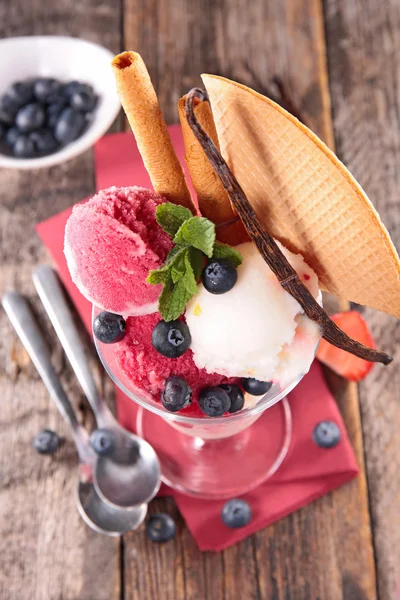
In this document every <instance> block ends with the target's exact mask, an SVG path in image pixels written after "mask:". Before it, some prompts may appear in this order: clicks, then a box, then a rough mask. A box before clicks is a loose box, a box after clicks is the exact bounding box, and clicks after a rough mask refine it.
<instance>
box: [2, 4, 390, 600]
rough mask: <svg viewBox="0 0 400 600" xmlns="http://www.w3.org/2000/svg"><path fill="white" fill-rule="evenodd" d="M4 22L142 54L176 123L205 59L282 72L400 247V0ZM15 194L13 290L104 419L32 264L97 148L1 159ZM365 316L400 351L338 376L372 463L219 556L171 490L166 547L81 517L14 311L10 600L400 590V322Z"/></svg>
mask: <svg viewBox="0 0 400 600" xmlns="http://www.w3.org/2000/svg"><path fill="white" fill-rule="evenodd" d="M0 33H1V37H7V36H15V35H32V34H63V35H72V36H79V37H82V38H86V39H89V40H92V41H95V42H98V43H100V44H103V45H105V46H107V47H108V48H110V49H111V50H112V51H114V52H115V53H116V52H118V51H120V50H121V49H124V48H126V49H134V50H137V51H139V52H140V53H141V54H142V55H143V57H144V59H145V61H146V63H147V66H148V68H149V70H150V73H151V76H152V79H153V82H154V85H155V87H156V89H157V92H158V94H159V98H160V102H161V105H162V109H163V111H164V114H165V117H166V120H167V121H168V122H169V123H172V122H176V121H177V113H176V108H175V106H176V101H177V100H178V98H179V96H180V95H181V94H182V93H184V92H185V91H187V90H188V89H189V88H191V87H193V86H194V85H198V84H200V79H199V74H200V73H201V72H203V71H205V72H211V73H218V74H221V75H225V76H228V77H231V78H233V79H235V80H238V81H241V82H243V83H245V84H248V85H250V86H252V87H254V88H256V89H258V90H260V91H262V89H263V86H265V85H266V84H268V83H269V82H271V80H272V79H273V77H274V76H275V75H278V76H279V77H280V78H281V79H282V80H283V82H284V84H285V85H286V87H287V89H288V90H289V92H290V94H291V96H292V98H293V100H294V101H295V104H296V105H297V106H298V107H299V108H300V110H301V111H302V113H303V115H304V117H305V119H306V121H307V123H308V125H309V126H310V127H311V128H312V129H313V130H314V131H315V132H316V133H317V134H318V135H319V136H320V137H321V138H322V139H324V140H325V141H326V143H327V144H328V145H330V146H331V147H332V148H333V147H336V152H337V154H338V156H339V158H340V159H341V160H342V161H343V162H344V163H345V164H346V165H347V166H348V167H349V169H350V170H351V171H352V172H353V174H354V175H355V177H356V178H357V179H358V180H359V181H360V182H361V184H362V185H363V187H364V189H365V190H366V192H367V193H368V195H369V196H370V198H371V199H372V200H373V202H374V204H375V206H376V207H377V208H378V210H379V211H380V213H381V215H382V217H383V220H384V221H385V223H386V225H387V227H388V229H389V231H390V234H391V236H392V238H393V240H394V243H395V244H396V245H397V247H398V248H400V210H399V209H400V169H399V164H400V133H399V131H400V95H399V89H400V70H399V64H400V4H399V2H398V0H381V1H380V2H377V1H376V0H325V1H324V2H323V1H322V0H251V1H250V2H248V1H247V2H246V1H244V0H230V1H229V2H224V1H222V0H203V1H201V0H171V1H170V2H168V0H122V1H121V2H116V1H113V0H103V1H100V0H80V1H79V2H76V3H72V2H70V1H69V0H57V2H43V1H40V0H13V1H12V2H2V3H0ZM0 60H1V56H0ZM15 76H16V78H18V73H15ZM121 126H123V122H122V119H120V120H119V122H118V123H117V125H116V127H121ZM0 190H1V191H0V194H1V209H0V210H1V212H0V227H1V229H0V232H1V233H0V239H1V256H0V260H1V263H0V264H1V275H0V285H1V291H2V292H3V291H4V290H6V289H11V288H16V289H17V290H19V291H20V292H23V293H24V294H26V295H27V296H28V297H29V298H30V299H31V301H32V304H33V306H34V308H35V309H36V311H37V313H38V315H39V318H40V320H41V323H42V326H43V329H44V331H45V332H46V335H47V336H48V338H49V342H50V343H51V346H52V348H53V359H54V364H55V365H56V368H57V371H58V372H59V373H60V375H61V377H62V379H63V381H64V383H65V384H66V386H67V389H68V391H69V392H70V394H71V395H72V397H73V398H74V401H75V403H76V406H77V407H78V409H79V411H80V414H81V416H82V421H83V422H84V423H85V424H88V425H89V424H90V421H91V417H90V415H89V414H88V411H87V408H86V404H85V403H84V401H83V397H82V394H81V392H80V390H79V388H78V386H77V385H76V383H75V381H74V379H73V377H72V375H71V371H70V369H69V367H68V365H67V364H66V361H65V359H64V357H63V355H62V352H61V350H60V347H59V344H57V343H56V341H55V337H54V335H53V333H52V331H51V326H50V325H49V323H48V321H47V320H46V318H45V317H44V314H43V310H41V308H40V303H39V301H38V299H37V297H36V296H35V293H34V288H33V285H32V282H31V272H32V269H33V268H34V266H35V265H37V264H38V263H43V262H48V257H47V255H46V252H45V250H44V248H43V247H42V246H41V244H40V242H39V240H38V238H37V236H36V234H35V232H34V225H35V223H36V222H38V221H40V220H42V219H44V218H46V217H48V216H50V215H52V214H55V213H56V212H58V211H60V210H62V209H64V208H66V207H67V206H69V205H71V204H72V203H74V202H76V201H78V200H80V199H82V198H83V197H85V196H88V195H90V194H91V193H92V192H93V191H94V171H93V155H92V152H91V151H89V152H87V153H85V154H84V155H82V156H80V157H79V158H77V159H75V160H73V161H71V162H69V163H67V164H64V165H62V166H57V167H54V168H51V169H49V170H42V171H38V172H22V171H21V172H18V171H11V170H10V171H8V170H2V171H1V172H0ZM365 315H366V317H367V319H368V321H369V323H370V325H371V327H372V330H373V333H374V336H375V339H376V341H377V344H378V345H379V346H380V347H382V348H383V349H385V350H386V351H388V352H389V353H392V354H393V355H394V357H395V360H394V363H393V364H392V365H391V366H390V367H389V368H387V369H383V368H379V367H376V368H375V369H374V370H373V372H372V374H371V375H370V376H369V377H368V378H367V380H366V381H365V382H364V383H362V384H361V385H360V386H359V390H358V393H357V388H356V386H355V385H348V384H345V383H344V382H343V381H342V380H340V379H339V378H336V377H334V376H333V375H331V376H329V383H330V385H331V387H332V389H333V390H334V393H335V395H336V398H337V400H338V402H339V405H340V409H341V411H342V414H343V417H344V420H345V423H346V426H347V429H348V432H349V435H350V438H351V441H352V444H353V447H354V449H355V452H356V454H357V459H358V462H359V464H360V467H361V475H360V476H359V477H358V479H356V480H354V481H353V482H351V483H349V484H347V485H345V486H343V487H342V488H340V489H339V490H337V491H335V492H333V493H331V494H329V495H327V496H325V497H323V498H321V499H319V500H317V501H316V502H313V503H312V504H311V505H309V506H306V507H305V508H303V509H302V510H299V511H297V512H296V513H294V514H292V515H290V516H289V517H287V518H286V519H283V520H282V521H280V522H278V523H276V524H275V525H273V526H271V527H269V528H267V529H265V530H264V531H260V532H259V533H257V534H255V535H253V536H252V537H250V538H248V539H246V540H245V541H243V542H241V543H240V544H237V545H236V546H234V547H232V548H229V549H228V550H226V551H224V552H222V553H220V554H214V553H201V552H199V550H198V549H197V547H196V545H195V543H194V541H193V539H192V537H191V535H190V533H189V531H188V530H187V528H186V527H185V524H184V523H183V521H182V519H181V518H180V516H179V514H178V512H177V509H176V507H175V506H174V503H173V501H172V500H170V499H160V500H156V501H154V502H153V503H152V505H151V507H150V512H155V511H159V510H163V511H164V510H165V511H167V512H169V513H170V514H171V515H172V516H173V517H174V518H175V519H176V520H177V523H178V535H177V537H176V539H175V540H174V541H171V542H169V543H168V544H165V545H160V546H157V545H153V544H152V543H151V542H148V541H147V540H146V538H145V535H144V531H143V527H142V528H141V529H140V530H138V531H137V532H134V533H132V534H129V535H126V536H124V538H123V539H121V540H116V539H109V538H104V537H102V536H100V535H97V534H95V533H93V532H92V531H91V530H89V529H88V528H87V527H86V526H85V525H84V524H83V522H82V521H81V520H80V518H79V516H78V513H77V511H76V509H75V506H74V501H73V492H74V487H75V483H76V482H75V477H74V469H75V467H76V462H77V460H76V454H75V449H74V447H73V445H72V442H71V441H70V439H69V437H68V433H67V431H66V428H65V426H64V424H63V422H62V421H61V419H60V417H59V415H58V414H57V413H56V410H55V408H53V406H52V405H51V404H50V402H49V399H48V397H47V394H46V392H45V390H44V387H43V385H42V383H41V382H40V380H39V377H38V375H37V373H36V372H35V369H34V368H33V366H32V365H31V364H30V362H29V358H28V357H27V355H26V353H25V352H24V350H23V349H22V347H21V345H20V344H19V342H18V341H17V339H16V336H15V334H14V333H13V331H12V329H11V327H10V325H9V324H8V322H7V319H6V317H5V315H4V313H3V312H1V314H0V318H1V344H0V389H1V394H0V397H1V413H0V432H1V435H0V486H1V487H0V549H1V559H0V598H1V600H25V599H26V600H116V599H124V600H147V599H151V600H153V599H154V600H179V599H193V600H223V599H224V600H236V599H238V600H249V599H263V600H272V599H273V600H278V599H279V600H284V599H285V600H290V599H291V600H293V599H294V600H303V599H304V600H314V599H315V600H316V599H321V600H340V599H345V600H366V599H368V600H373V599H374V598H379V599H381V600H386V599H390V600H398V599H399V598H400V441H399V437H398V435H397V432H398V431H400V409H399V402H398V400H399V398H398V396H399V390H400V369H399V354H400V352H399V350H398V348H399V347H400V346H399V343H400V324H399V323H396V321H395V319H392V318H389V317H387V316H385V315H383V314H380V313H377V312H374V311H372V310H367V311H365ZM92 360H93V368H94V369H96V373H97V381H98V383H99V385H100V384H101V385H102V386H103V389H104V391H105V393H106V394H107V395H108V397H110V398H111V394H112V386H111V385H110V383H109V382H108V381H107V380H106V379H105V378H104V376H103V374H102V373H101V371H100V369H99V367H98V363H97V361H96V360H95V358H94V356H92ZM43 427H51V428H54V429H56V430H57V431H58V432H61V434H63V435H65V437H66V442H65V444H64V445H63V447H62V449H61V450H60V451H59V452H58V453H57V455H56V457H54V458H49V457H44V458H43V457H40V456H38V455H37V454H36V453H35V452H34V451H33V450H32V445H31V444H32V439H33V437H34V435H35V434H36V433H37V431H38V430H40V429H41V428H43Z"/></svg>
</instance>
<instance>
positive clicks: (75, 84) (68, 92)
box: [62, 81, 93, 100]
mask: <svg viewBox="0 0 400 600" xmlns="http://www.w3.org/2000/svg"><path fill="white" fill-rule="evenodd" d="M78 92H79V93H82V92H83V93H85V94H89V95H90V94H91V95H93V88H92V86H91V85H89V84H87V83H81V82H80V81H70V82H69V83H66V84H65V85H64V86H63V87H62V94H63V96H65V98H67V100H70V99H71V97H72V96H73V95H74V94H76V93H78Z"/></svg>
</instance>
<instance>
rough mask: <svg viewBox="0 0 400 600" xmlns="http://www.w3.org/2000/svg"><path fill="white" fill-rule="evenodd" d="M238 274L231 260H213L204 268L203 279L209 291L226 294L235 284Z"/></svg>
mask: <svg viewBox="0 0 400 600" xmlns="http://www.w3.org/2000/svg"><path fill="white" fill-rule="evenodd" d="M237 278H238V275H237V271H236V268H235V267H234V265H233V264H232V263H231V262H229V260H213V261H212V262H210V263H208V265H207V266H206V267H205V268H204V269H203V273H202V275H201V279H202V281H203V285H204V287H205V288H206V290H207V292H211V294H225V292H229V290H231V289H232V288H233V286H234V285H235V283H236V281H237Z"/></svg>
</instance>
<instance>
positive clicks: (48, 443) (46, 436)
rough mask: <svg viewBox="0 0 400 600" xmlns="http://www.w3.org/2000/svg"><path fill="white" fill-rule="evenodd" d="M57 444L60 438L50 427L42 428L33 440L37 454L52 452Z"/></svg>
mask: <svg viewBox="0 0 400 600" xmlns="http://www.w3.org/2000/svg"><path fill="white" fill-rule="evenodd" d="M59 445H60V438H59V437H58V435H57V434H56V432H55V431H51V429H43V430H42V431H40V432H39V433H38V434H37V435H36V437H35V439H34V440H33V447H34V448H35V450H37V452H39V454H54V452H55V451H56V450H57V448H58V447H59Z"/></svg>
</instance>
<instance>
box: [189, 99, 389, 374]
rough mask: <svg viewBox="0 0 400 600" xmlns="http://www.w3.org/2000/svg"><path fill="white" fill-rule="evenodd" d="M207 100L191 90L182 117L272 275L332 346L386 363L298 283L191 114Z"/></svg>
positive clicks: (232, 176)
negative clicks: (183, 116) (350, 333)
mask: <svg viewBox="0 0 400 600" xmlns="http://www.w3.org/2000/svg"><path fill="white" fill-rule="evenodd" d="M195 98H198V99H199V100H202V101H204V100H206V101H208V96H207V93H206V92H205V91H204V90H201V89H199V88H193V89H192V90H191V91H190V92H189V93H188V94H187V97H186V105H185V114H186V118H187V120H188V123H189V125H190V127H191V129H192V131H193V133H194V135H195V136H196V138H197V139H198V141H199V142H200V144H201V147H202V148H203V150H204V152H205V153H206V156H207V158H208V159H209V161H210V163H211V165H212V167H213V169H214V171H215V173H216V174H217V175H218V177H219V178H220V180H221V182H222V184H223V186H224V188H225V190H226V191H227V193H228V195H229V198H230V201H231V202H232V204H233V206H234V207H235V209H236V212H237V213H238V215H239V217H240V218H241V220H242V222H243V224H244V226H245V228H246V230H247V233H248V234H249V236H250V237H251V239H252V240H253V241H254V243H255V244H256V246H257V248H258V249H259V251H260V253H261V255H262V256H263V258H264V260H265V262H266V263H267V264H268V266H269V267H270V269H271V270H272V271H273V273H275V275H276V277H277V278H278V280H279V281H280V283H281V285H282V286H283V287H284V289H285V290H286V291H287V292H288V293H289V294H290V295H291V296H293V298H295V300H297V301H298V303H299V304H300V305H301V307H302V308H303V310H304V312H305V314H306V315H307V316H308V317H309V318H310V319H312V320H313V321H315V322H316V323H318V324H319V325H320V327H321V329H322V335H323V337H324V338H325V339H326V340H327V341H328V342H329V343H330V344H332V345H334V346H337V347H338V348H342V349H343V350H346V351H347V352H350V353H351V354H354V355H355V356H359V357H360V358H363V359H365V360H368V361H371V362H380V363H383V364H384V365H387V364H389V363H390V362H391V361H392V358H391V357H390V356H389V355H388V354H385V353H384V352H379V351H377V350H373V349H372V348H368V347H367V346H364V345H363V344H360V342H357V341H356V340H353V339H352V338H351V337H349V336H348V335H347V334H346V333H345V332H344V331H342V330H341V329H340V328H339V327H338V326H337V325H336V323H334V322H333V321H332V320H331V319H330V318H329V317H328V315H327V313H326V312H325V311H324V309H323V308H322V307H321V306H320V305H319V304H318V302H317V301H316V300H315V298H314V297H313V295H312V294H311V293H310V291H309V290H308V288H307V287H306V286H305V285H304V284H303V283H302V282H301V281H300V279H299V277H298V275H297V273H296V271H295V270H294V269H293V267H292V266H291V265H290V263H289V261H288V260H287V258H286V257H285V256H284V254H283V253H282V251H281V250H280V248H279V246H278V245H277V243H276V242H275V240H274V238H273V237H272V236H271V235H269V233H268V232H267V231H266V230H265V229H264V227H263V225H262V223H261V222H260V220H259V218H258V217H257V215H256V213H255V212H254V210H253V208H252V206H251V204H250V202H249V201H248V200H247V198H246V195H245V193H244V191H243V190H242V188H241V187H240V185H239V182H238V181H237V180H236V178H235V177H234V175H233V173H232V172H231V170H230V169H229V167H228V165H227V164H226V162H225V160H224V159H223V157H222V155H221V154H220V152H219V150H218V149H217V147H216V146H215V144H214V143H213V141H212V140H211V139H210V138H209V137H208V135H207V134H206V133H205V131H204V130H203V129H202V128H201V126H200V124H199V122H198V121H197V118H196V115H195V113H194V100H195Z"/></svg>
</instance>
